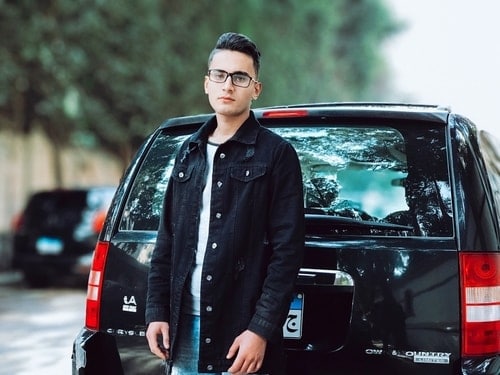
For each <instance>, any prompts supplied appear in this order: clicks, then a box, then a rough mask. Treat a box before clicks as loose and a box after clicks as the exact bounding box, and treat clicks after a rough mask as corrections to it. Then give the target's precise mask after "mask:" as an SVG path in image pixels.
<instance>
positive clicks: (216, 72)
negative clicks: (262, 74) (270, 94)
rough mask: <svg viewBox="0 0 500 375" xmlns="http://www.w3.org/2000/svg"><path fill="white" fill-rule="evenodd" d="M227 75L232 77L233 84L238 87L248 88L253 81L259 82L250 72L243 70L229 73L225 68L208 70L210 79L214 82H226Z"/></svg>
mask: <svg viewBox="0 0 500 375" xmlns="http://www.w3.org/2000/svg"><path fill="white" fill-rule="evenodd" d="M227 77H231V82H232V84H233V85H235V86H238V87H245V88H246V87H248V86H250V83H251V82H252V81H254V82H257V81H256V80H255V79H253V78H252V77H250V76H249V75H248V74H246V73H242V72H236V73H228V72H226V71H225V70H220V69H210V70H209V71H208V79H209V80H210V81H212V82H216V83H224V82H226V81H227Z"/></svg>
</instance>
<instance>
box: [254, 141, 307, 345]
mask: <svg viewBox="0 0 500 375" xmlns="http://www.w3.org/2000/svg"><path fill="white" fill-rule="evenodd" d="M303 199H304V198H303V185H302V173H301V169H300V163H299V159H298V157H297V153H296V151H295V149H293V147H292V146H291V145H290V144H289V143H287V142H285V141H283V142H282V143H281V144H280V146H279V147H277V150H276V154H275V163H274V166H273V170H272V187H271V198H270V207H269V210H268V223H269V224H268V229H267V234H268V240H269V242H270V245H271V247H272V254H271V258H270V262H269V265H268V267H267V275H266V277H265V279H264V284H263V288H262V294H261V296H260V298H259V300H258V301H257V305H256V310H255V314H254V316H253V318H252V320H251V322H250V324H249V327H248V329H249V330H251V331H253V332H255V333H257V334H259V335H261V336H262V337H264V338H266V339H267V340H270V339H271V338H272V337H275V336H276V335H277V334H279V335H281V329H282V326H283V323H284V321H285V319H286V316H287V313H288V311H289V308H290V302H291V298H292V293H293V289H294V286H295V281H296V278H297V274H298V271H299V269H300V266H301V264H302V258H303V254H304V201H303Z"/></svg>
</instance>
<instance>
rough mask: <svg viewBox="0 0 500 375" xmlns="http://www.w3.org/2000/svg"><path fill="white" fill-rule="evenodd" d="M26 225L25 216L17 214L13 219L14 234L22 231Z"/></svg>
mask: <svg viewBox="0 0 500 375" xmlns="http://www.w3.org/2000/svg"><path fill="white" fill-rule="evenodd" d="M23 224H24V214H23V213H21V214H17V215H15V216H14V217H13V218H12V222H11V228H12V230H13V231H14V232H18V231H19V230H21V228H22V226H23Z"/></svg>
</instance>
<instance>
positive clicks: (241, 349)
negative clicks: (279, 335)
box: [226, 330, 267, 375]
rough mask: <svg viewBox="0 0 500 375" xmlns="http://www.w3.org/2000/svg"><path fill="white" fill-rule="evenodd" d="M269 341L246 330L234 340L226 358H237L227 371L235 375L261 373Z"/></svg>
mask: <svg viewBox="0 0 500 375" xmlns="http://www.w3.org/2000/svg"><path fill="white" fill-rule="evenodd" d="M266 345H267V341H266V340H265V339H264V338H262V337H261V336H259V335H257V334H255V333H253V332H252V331H249V330H246V331H245V332H243V333H242V334H241V335H239V336H238V337H236V338H235V339H234V342H233V345H231V347H230V348H229V351H228V353H227V356H226V358H227V359H231V358H233V357H234V356H235V355H236V358H235V360H234V362H233V364H232V365H231V367H230V368H229V369H228V370H227V371H228V372H229V373H231V374H233V375H245V374H248V373H252V372H256V371H259V369H260V368H261V366H262V362H263V360H264V354H265V352H266ZM236 353H237V354H236Z"/></svg>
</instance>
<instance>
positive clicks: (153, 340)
mask: <svg viewBox="0 0 500 375" xmlns="http://www.w3.org/2000/svg"><path fill="white" fill-rule="evenodd" d="M146 338H147V339H148V344H149V350H151V353H153V354H155V355H156V356H157V357H160V358H161V359H168V357H169V352H168V350H169V349H170V336H169V325H168V323H167V322H151V323H149V325H148V329H147V331H146ZM160 343H161V344H160Z"/></svg>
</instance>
